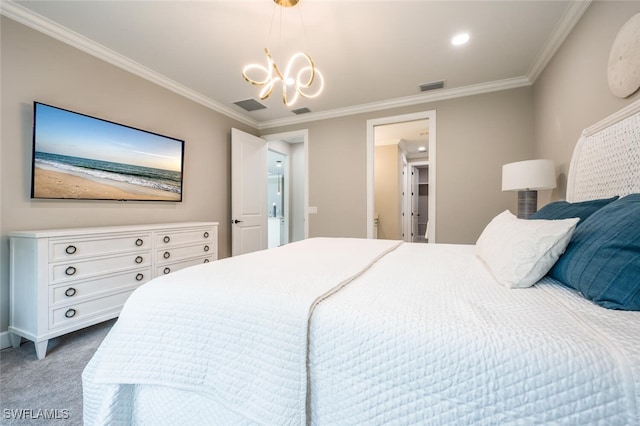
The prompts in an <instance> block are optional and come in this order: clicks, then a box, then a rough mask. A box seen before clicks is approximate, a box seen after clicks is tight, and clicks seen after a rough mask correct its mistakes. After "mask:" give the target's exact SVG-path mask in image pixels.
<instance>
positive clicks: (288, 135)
mask: <svg viewBox="0 0 640 426" xmlns="http://www.w3.org/2000/svg"><path fill="white" fill-rule="evenodd" d="M260 137H261V138H262V139H264V140H266V141H267V143H269V141H275V140H287V139H299V138H302V143H303V152H304V238H305V239H307V238H309V130H308V129H301V130H293V131H291V132H284V133H274V134H271V135H262V136H260ZM287 180H290V179H287ZM286 184H287V182H285V185H286Z"/></svg>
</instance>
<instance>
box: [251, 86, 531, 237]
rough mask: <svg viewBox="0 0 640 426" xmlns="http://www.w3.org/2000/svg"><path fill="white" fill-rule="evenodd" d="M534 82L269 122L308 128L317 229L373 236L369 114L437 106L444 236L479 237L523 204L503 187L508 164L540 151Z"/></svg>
mask: <svg viewBox="0 0 640 426" xmlns="http://www.w3.org/2000/svg"><path fill="white" fill-rule="evenodd" d="M532 95H533V89H532V88H531V87H526V88H521V89H513V90H504V91H500V92H494V93H488V94H483V95H475V96H469V97H465V98H458V99H450V100H446V101H439V102H432V103H426V104H421V105H415V106H412V107H405V108H395V109H390V110H385V111H377V112H374V113H367V114H359V115H353V116H348V117H342V118H336V119H328V120H321V121H314V122H309V123H304V124H299V125H292V126H285V127H280V128H274V129H268V130H263V131H262V133H263V134H270V133H280V132H285V131H292V130H298V129H308V130H309V200H310V201H309V203H310V205H311V206H317V207H318V214H317V215H311V216H309V234H310V236H312V237H313V236H342V237H366V235H367V232H366V229H367V228H366V187H367V186H366V125H367V120H370V119H376V118H382V117H389V116H395V115H401V114H409V113H412V112H419V111H430V110H435V111H436V128H437V136H436V138H437V141H436V145H437V148H436V151H437V168H436V174H437V178H436V204H437V205H436V215H437V218H436V220H437V226H436V228H437V242H440V243H475V241H476V239H477V238H478V236H479V235H480V233H481V232H482V230H483V229H484V226H485V225H486V224H487V223H488V222H489V220H491V219H492V218H493V217H494V216H495V215H496V214H498V213H500V212H501V211H504V210H506V209H512V211H515V208H516V195H515V194H514V193H503V192H502V191H501V178H502V165H503V164H505V163H509V162H512V161H519V160H526V159H530V158H531V156H532V155H533V98H532Z"/></svg>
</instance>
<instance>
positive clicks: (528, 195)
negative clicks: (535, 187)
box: [518, 191, 538, 219]
mask: <svg viewBox="0 0 640 426" xmlns="http://www.w3.org/2000/svg"><path fill="white" fill-rule="evenodd" d="M536 211H538V191H518V219H529V217H531V215H532V214H534V213H535V212H536Z"/></svg>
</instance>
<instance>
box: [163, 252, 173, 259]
mask: <svg viewBox="0 0 640 426" xmlns="http://www.w3.org/2000/svg"><path fill="white" fill-rule="evenodd" d="M162 256H163V257H164V258H165V259H168V258H170V257H171V253H169V252H168V251H165V252H164V254H163V255H162Z"/></svg>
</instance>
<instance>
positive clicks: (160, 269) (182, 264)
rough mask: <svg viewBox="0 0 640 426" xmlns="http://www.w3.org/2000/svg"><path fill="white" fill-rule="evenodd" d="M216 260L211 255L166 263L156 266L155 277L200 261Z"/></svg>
mask: <svg viewBox="0 0 640 426" xmlns="http://www.w3.org/2000/svg"><path fill="white" fill-rule="evenodd" d="M214 260H216V259H215V258H214V257H213V256H207V257H201V258H198V259H189V260H184V261H182V262H175V263H168V264H166V265H164V266H158V267H157V268H156V277H159V276H160V275H167V274H170V273H171V272H175V271H179V270H180V269H184V268H187V267H189V266H194V265H200V264H201V263H209V262H213V261H214Z"/></svg>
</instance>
